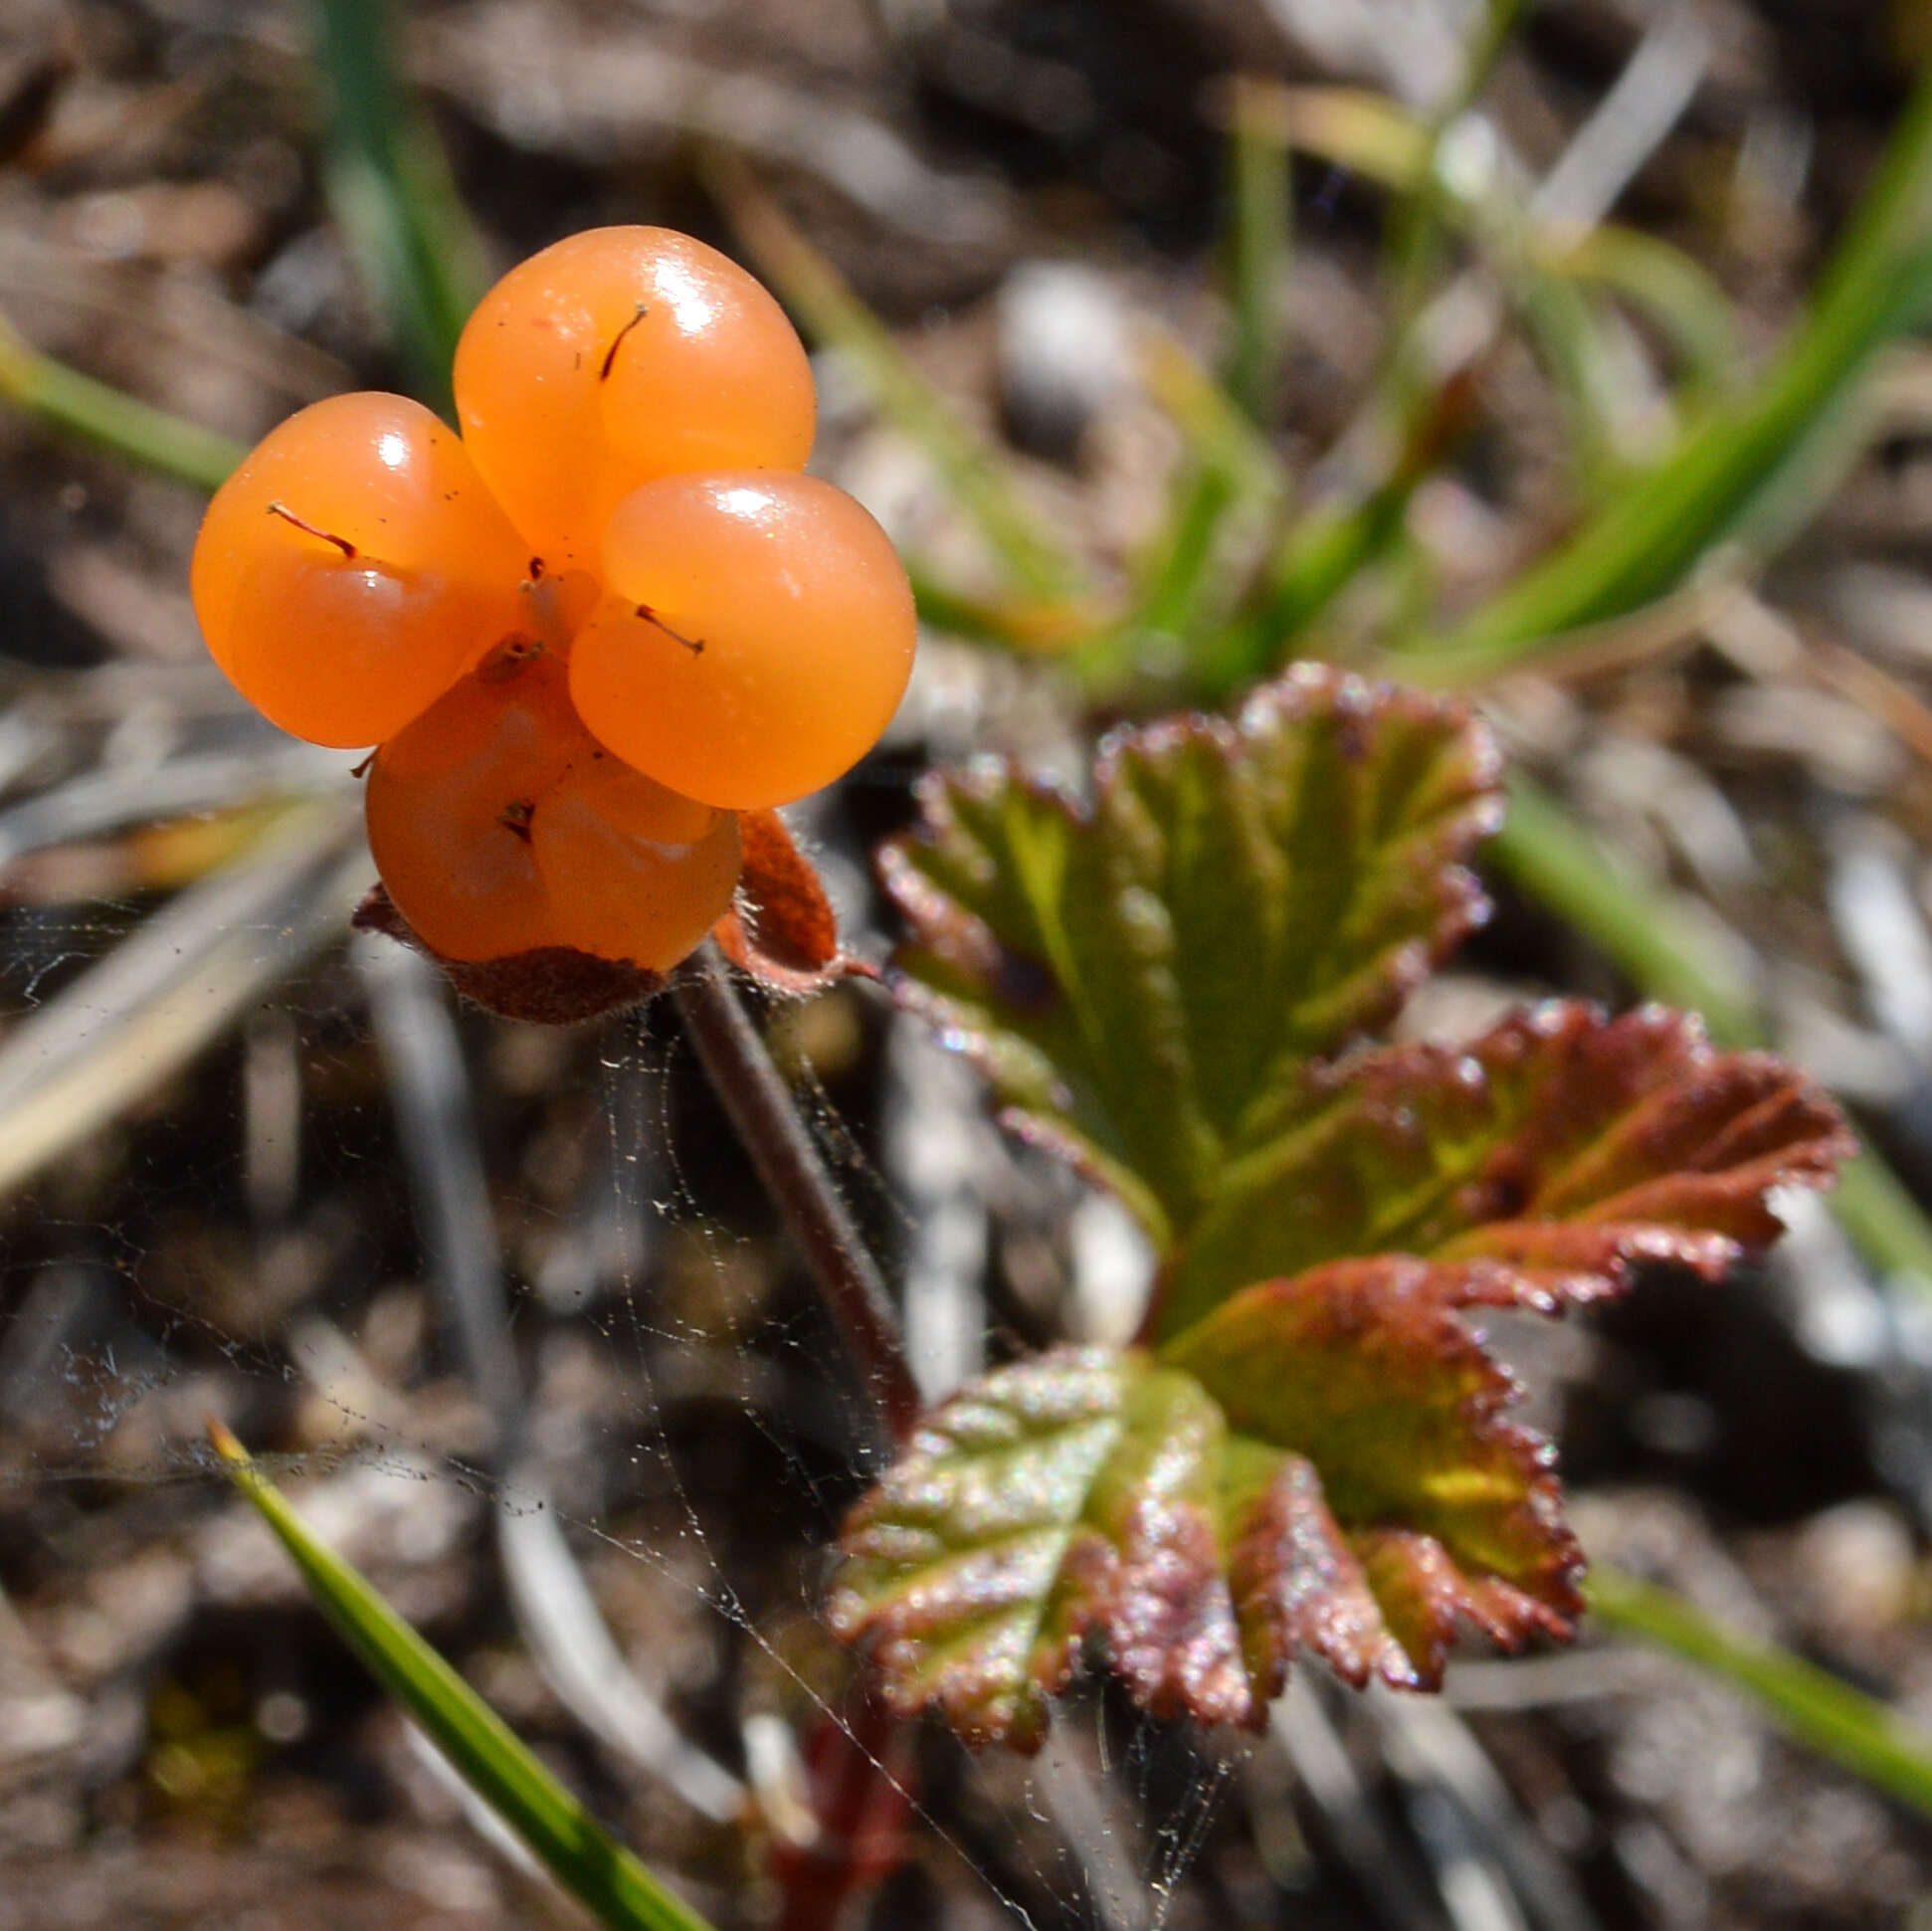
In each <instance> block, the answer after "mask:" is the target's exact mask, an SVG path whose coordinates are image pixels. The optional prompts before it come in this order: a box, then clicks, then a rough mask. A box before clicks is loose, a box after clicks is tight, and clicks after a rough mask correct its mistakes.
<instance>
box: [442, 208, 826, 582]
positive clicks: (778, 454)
mask: <svg viewBox="0 0 1932 1931" xmlns="http://www.w3.org/2000/svg"><path fill="white" fill-rule="evenodd" d="M456 396H457V411H458V414H459V416H460V417H461V419H462V422H463V433H464V438H465V441H466V442H467V444H468V445H469V448H470V451H471V453H472V455H473V456H474V457H475V458H476V462H477V467H478V468H479V469H480V470H481V471H482V472H483V476H484V477H485V478H486V479H487V480H488V482H489V484H490V486H491V488H493V489H494V490H495V491H496V494H497V496H498V498H499V500H500V501H501V502H502V504H503V507H504V508H505V509H506V510H507V511H508V512H509V514H510V517H511V519H512V520H513V521H514V522H515V524H516V526H517V528H518V529H520V530H521V531H522V532H523V535H524V537H525V539H526V540H527V543H528V546H529V547H530V548H531V549H532V550H534V551H535V552H536V553H537V554H538V555H540V556H541V557H542V558H543V559H544V561H545V562H546V563H547V564H550V565H552V566H554V567H555V568H557V569H563V568H567V567H570V566H572V565H588V566H590V567H592V568H595V566H596V554H597V549H596V546H597V536H598V532H599V531H600V530H601V529H602V527H603V524H604V519H605V518H606V516H608V515H609V513H610V511H611V509H612V507H613V506H614V505H615V504H616V502H617V501H618V500H619V498H620V497H622V496H625V495H627V494H628V493H629V492H630V491H631V490H633V489H635V488H636V487H637V486H638V485H639V484H640V483H646V482H648V481H650V480H651V479H652V478H654V477H661V476H670V475H674V474H681V473H685V472H691V471H699V470H738V469H778V470H796V469H799V468H801V467H802V466H803V464H804V462H805V459H806V458H807V457H808V456H809V455H810V454H811V452H812V430H813V420H814V411H815V403H814V399H813V393H812V371H811V367H810V364H809V363H808V362H807V361H806V358H805V350H804V349H803V347H802V346H801V345H800V343H799V339H798V336H797V335H796V334H795V333H794V332H793V329H792V325H791V323H790V322H788V321H787V320H786V319H785V314H784V310H783V309H781V308H780V307H779V305H778V304H777V302H775V301H774V300H773V299H772V298H771V296H770V295H769V294H767V293H766V292H765V290H764V289H763V288H761V287H760V286H759V284H758V283H756V282H755V281H753V280H752V278H751V277H750V276H749V275H747V274H746V273H745V272H744V270H743V269H741V268H739V267H738V266H737V265H736V263H734V262H731V261H729V260H728V259H727V258H726V257H724V256H722V255H720V254H719V253H718V252H717V251H716V250H715V249H712V248H706V247H705V246H704V244H703V243H702V242H697V241H693V240H691V238H690V237H689V236H687V235H678V234H674V233H673V232H672V231H671V230H670V229H665V228H594V229H591V230H589V231H587V232H586V233H584V234H581V235H572V236H571V237H570V238H569V239H568V240H566V241H561V242H558V243H556V244H555V245H554V246H553V247H551V248H546V249H544V250H543V251H542V253H541V254H538V255H533V256H532V257H531V258H530V259H529V260H528V261H527V262H524V263H523V264H521V266H519V267H517V268H514V269H512V270H511V271H510V272H509V274H508V275H506V276H504V278H503V279H502V280H501V281H500V282H498V283H497V284H496V286H495V287H494V288H493V289H492V290H490V291H489V292H488V293H487V294H486V295H484V296H483V301H482V302H481V303H480V304H479V306H478V308H477V311H476V313H475V314H473V315H472V316H471V317H470V321H469V323H468V325H467V326H466V327H465V329H464V331H463V338H462V340H461V341H460V342H459V343H458V344H457V358H456Z"/></svg>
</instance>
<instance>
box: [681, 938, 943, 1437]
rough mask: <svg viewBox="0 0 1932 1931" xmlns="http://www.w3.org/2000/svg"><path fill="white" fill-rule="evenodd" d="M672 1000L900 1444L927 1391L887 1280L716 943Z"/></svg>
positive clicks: (694, 960) (683, 975)
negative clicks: (910, 1360)
mask: <svg viewBox="0 0 1932 1931" xmlns="http://www.w3.org/2000/svg"><path fill="white" fill-rule="evenodd" d="M672 997H673V998H674V999H675V1000H676V1003H677V1012H678V1016H679V1017H680V1018H681V1019H682V1020H683V1022H684V1030H685V1031H686V1032H687V1033H688V1034H689V1035H690V1038H691V1044H692V1045H693V1046H695V1047H696V1049H697V1057H698V1059H699V1061H700V1062H702V1064H703V1067H704V1070H705V1073H706V1074H707V1075H708V1076H709V1078H710V1081H711V1084H712V1086H713V1087H714V1088H715V1089H716V1092H717V1095H718V1098H719V1099H721V1100H722V1101H723V1102H724V1110H725V1111H726V1112H727V1113H728V1114H729V1115H730V1117H731V1124H732V1125H733V1126H734V1127H735V1128H736V1129H737V1134H738V1138H739V1139H740V1140H741V1141H742V1142H743V1143H744V1148H745V1151H746V1152H747V1153H749V1154H750V1155H751V1163H752V1165H753V1166H754V1167H756V1168H757V1170H758V1177H759V1179H760V1180H762V1181H763V1182H764V1184H765V1189H766V1191H767V1192H768V1193H769V1194H770V1195H771V1197H772V1199H773V1200H774V1201H775V1202H776V1203H777V1205H778V1211H779V1213H780V1214H781V1215H782V1216H783V1217H784V1221H785V1225H786V1227H787V1229H788V1230H789V1231H790V1233H791V1236H792V1238H793V1240H795V1241H796V1242H797V1243H798V1245H799V1248H800V1249H801V1251H802V1252H803V1254H804V1255H805V1260H806V1264H807V1265H808V1266H809V1267H810V1268H811V1270H812V1278H813V1280H814V1281H815V1282H816V1283H817V1285H818V1289H819V1292H820V1294H821V1295H822V1296H823V1297H824V1299H825V1303H826V1305H827V1306H828V1307H829V1308H830V1309H831V1310H832V1314H833V1318H834V1319H835V1320H837V1322H838V1323H839V1329H840V1332H841V1333H842V1334H843V1335H844V1336H845V1340H846V1345H847V1347H848V1348H850V1349H851V1351H852V1353H853V1356H854V1357H855V1359H856V1360H857V1361H858V1363H859V1366H860V1368H861V1369H862V1371H863V1372H864V1374H865V1378H866V1385H867V1388H868V1389H869V1392H870V1394H871V1396H872V1399H873V1401H874V1402H875V1403H876V1404H877V1407H878V1410H879V1414H880V1417H881V1419H882V1420H883V1421H884V1423H885V1426H886V1427H887V1428H888V1429H889V1430H890V1431H891V1435H892V1440H893V1441H894V1442H895V1443H897V1442H903V1441H904V1440H905V1438H906V1436H907V1435H908V1434H910V1432H911V1429H912V1425H913V1423H914V1422H915V1421H916V1420H917V1419H918V1414H919V1407H920V1403H919V1390H918V1386H917V1384H916V1383H915V1382H914V1381H913V1379H912V1370H911V1369H910V1368H909V1367H908V1366H907V1365H906V1359H905V1348H904V1344H903V1342H902V1341H901V1340H900V1338H899V1328H898V1319H897V1316H896V1315H895V1314H894V1312H893V1309H892V1303H891V1299H890V1297H889V1296H888V1295H887V1293H886V1291H885V1281H884V1279H883V1277H882V1276H881V1275H880V1273H879V1270H878V1265H877V1262H876V1261H874V1260H873V1259H872V1256H871V1255H870V1253H869V1251H868V1249H867V1247H866V1244H865V1242H864V1241H863V1240H862V1239H861V1238H860V1234H859V1230H858V1228H857V1227H855V1226H854V1225H853V1221H852V1216H851V1215H850V1214H849V1213H847V1211H846V1204H845V1202H844V1201H843V1200H841V1199H840V1197H839V1191H838V1189H837V1188H836V1187H835V1186H834V1185H833V1184H832V1176H831V1175H830V1174H829V1173H827V1172H826V1169H825V1163H824V1162H823V1161H822V1160H821V1159H820V1158H819V1152H818V1149H817V1147H815V1146H814V1145H813V1144H812V1139H811V1136H810V1135H809V1134H808V1133H807V1132H806V1130H805V1126H804V1123H803V1122H802V1121H801V1120H800V1119H799V1117H798V1114H797V1113H796V1112H795V1111H794V1110H793V1106H792V1096H791V1092H790V1090H789V1089H788V1088H787V1086H786V1084H785V1082H784V1080H783V1079H781V1078H780V1077H779V1075H778V1069H777V1067H775V1066H774V1065H773V1064H772V1062H771V1057H770V1055H769V1054H767V1053H766V1051H765V1045H764V1041H763V1040H761V1039H760V1038H759V1036H758V1031H757V1029H756V1028H755V1027H754V1026H753V1025H752V1023H751V1020H750V1017H749V1016H748V1015H747V1014H746V1012H745V1009H744V1007H743V1006H742V1005H741V1004H740V1003H739V1000H738V996H737V994H736V993H735V992H734V991H733V990H732V988H731V982H730V979H729V976H728V974H727V972H726V970H725V967H724V963H723V961H722V960H721V959H720V958H719V956H718V953H717V948H716V947H715V946H714V945H712V944H711V943H710V942H709V941H706V943H705V945H704V947H703V949H702V950H701V951H699V952H698V953H697V954H696V955H695V956H694V957H693V958H692V960H691V962H690V963H689V965H688V966H686V967H685V969H684V970H683V972H681V973H680V974H679V975H678V976H677V978H676V981H675V982H674V983H673V987H672Z"/></svg>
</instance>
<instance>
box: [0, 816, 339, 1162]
mask: <svg viewBox="0 0 1932 1931" xmlns="http://www.w3.org/2000/svg"><path fill="white" fill-rule="evenodd" d="M351 802H352V801H350V800H348V799H345V798H339V799H338V798H329V799H316V800H313V801H310V802H307V803H303V804H298V805H294V806H291V807H290V810H289V811H288V812H287V813H286V814H284V815H283V816H282V817H280V818H278V819H277V820H275V821H274V822H273V824H272V825H271V826H270V828H269V829H268V831H267V832H265V833H264V835H263V836H262V838H261V839H260V840H259V842H258V843H257V844H256V845H255V846H254V847H253V848H252V849H251V850H250V851H249V852H248V853H247V854H246V855H245V856H244V857H242V858H240V859H238V860H235V861H234V862H233V863H231V864H229V865H227V866H225V867H223V868H222V869H220V870H219V871H216V872H213V873H211V874H210V875H209V876H208V877H207V878H205V879H204V880H203V881H202V882H201V883H200V884H198V885H194V886H191V887H190V888H189V889H188V890H186V891H184V892H182V893H181V894H180V895H179V896H178V897H177V898H175V899H174V900H173V901H172V902H170V903H169V904H167V905H166V906H164V907H163V908H162V909H161V910H160V911H158V912H156V913H155V914H154V916H153V917H152V918H150V919H149V920H148V921H147V922H146V923H145V924H144V925H143V926H141V928H140V929H139V930H138V931H137V932H136V933H135V934H134V935H133V936H132V937H131V938H129V939H128V940H126V941H125V942H124V943H123V944H121V945H119V946H117V947H116V948H115V949H114V951H113V952H111V953H110V954H109V955H108V956H107V957H106V958H104V959H103V960H101V961H100V963H99V964H98V965H96V966H93V967H91V968H90V969H89V970H88V971H87V972H86V973H85V974H83V975H82V977H81V978H80V979H78V980H76V981H75V983H74V984H72V985H71V986H69V987H67V988H66V989H65V990H64V991H63V992H61V993H60V994H59V995H58V996H57V997H56V998H54V999H53V1000H51V1001H49V1003H48V1004H47V1005H46V1006H44V1007H42V1008H40V1009H39V1010H38V1011H37V1012H34V1013H31V1014H29V1015H28V1016H27V1017H26V1018H25V1019H23V1020H22V1021H21V1022H20V1023H19V1024H18V1025H17V1026H15V1027H14V1029H13V1030H12V1031H11V1032H10V1033H9V1034H8V1035H7V1036H6V1039H5V1041H4V1043H3V1044H0V1116H4V1117H5V1119H6V1121H7V1132H6V1136H5V1138H4V1140H0V1195H3V1194H5V1193H7V1192H10V1191H11V1190H12V1189H13V1188H15V1187H17V1186H19V1185H20V1183H21V1182H22V1181H24V1180H26V1179H27V1178H29V1177H30V1176H31V1175H32V1174H34V1173H36V1172H38V1171H39V1170H40V1169H41V1168H42V1167H44V1166H46V1165H47V1164H48V1163H49V1162H50V1161H52V1160H55V1159H58V1158H59V1157H60V1155H61V1154H63V1153H65V1152H66V1151H67V1150H68V1149H69V1148H70V1147H73V1146H76V1145H78V1144H79V1143H80V1142H81V1141H83V1140H85V1139H86V1138H87V1136H88V1135H89V1134H91V1133H94V1132H97V1131H98V1130H99V1129H100V1128H101V1127H102V1126H104V1125H105V1124H106V1123H107V1122H108V1121H110V1120H112V1119H113V1118H115V1117H116V1116H117V1115H118V1114H119V1113H120V1112H121V1111H122V1109H123V1108H125V1107H126V1106H128V1105H130V1104H131V1103H132V1102H133V1101H134V1100H136V1099H138V1098H139V1097H140V1096H141V1095H142V1094H143V1093H146V1092H149V1091H151V1090H152V1089H153V1088H154V1087H155V1086H157V1085H159V1084H160V1083H161V1081H162V1080H164V1079H166V1078H167V1077H168V1075H169V1074H170V1073H172V1072H174V1071H175V1070H176V1069H177V1068H178V1067H180V1066H182V1065H185V1064H186V1063H187V1062H189V1061H190V1060H191V1059H192V1058H193V1057H194V1055H195V1054H197V1053H198V1052H200V1051H201V1049H202V1048H203V1047H204V1046H206V1045H207V1044H208V1042H209V1041H210V1040H212V1039H214V1038H216V1037H217V1036H218V1035H219V1034H220V1033H221V1032H222V1031H223V1030H224V1029H225V1028H226V1027H228V1026H230V1025H232V1024H233V1023H234V1021H235V1020H236V1019H238V1018H239V1017H240V1016H241V1015H242V1014H243V1013H244V1012H246V1011H247V1010H248V1008H249V1007H250V1006H251V1005H252V1004H253V1003H254V1001H255V1000H257V999H259V998H260V997H261V996H262V994H263V993H264V992H266V991H267V990H268V989H269V988H270V987H272V986H274V985H275V984H276V983H277V982H278V981H280V980H281V979H283V978H286V977H287V976H288V975H289V974H290V972H292V971H294V970H295V969H296V968H297V967H299V966H300V965H301V964H302V962H303V961H304V960H306V959H307V958H308V957H309V956H310V955H311V954H312V953H314V952H316V951H318V950H319V949H320V948H321V947H322V946H324V945H326V944H327V943H328V942H329V940H330V939H331V938H333V937H334V936H335V935H336V934H337V933H339V932H340V931H341V929H342V927H343V925H344V923H345V922H346V921H347V918H348V915H349V912H350V911H351V909H352V908H353V907H354V905H355V902H356V900H357V899H358V898H359V897H360V896H361V894H362V893H363V891H364V890H366V889H367V886H368V876H369V861H368V857H367V854H366V853H365V852H364V850H363V848H362V839H361V823H360V817H359V815H358V814H356V813H355V812H354V811H353V810H352V809H351Z"/></svg>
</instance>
